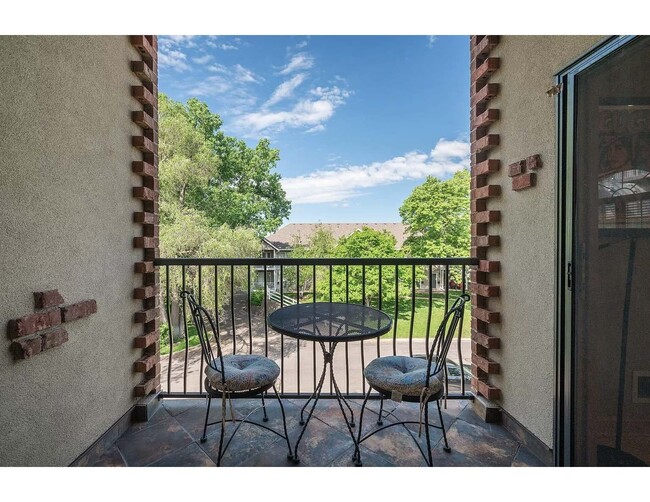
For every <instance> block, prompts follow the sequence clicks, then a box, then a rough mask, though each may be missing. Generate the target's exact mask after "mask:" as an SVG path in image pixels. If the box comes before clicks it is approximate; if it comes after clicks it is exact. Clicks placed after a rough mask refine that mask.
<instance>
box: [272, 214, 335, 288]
mask: <svg viewBox="0 0 650 502" xmlns="http://www.w3.org/2000/svg"><path fill="white" fill-rule="evenodd" d="M336 244H337V240H336V238H335V237H334V234H332V231H331V230H329V229H328V228H326V227H324V226H323V225H322V224H320V223H319V224H318V225H316V228H315V229H314V231H313V232H312V234H311V235H310V237H309V239H308V241H307V242H306V243H305V242H302V241H301V240H300V238H299V237H298V236H294V239H293V242H292V244H291V249H292V251H291V257H292V258H330V257H333V256H334V254H335V248H336ZM297 270H298V269H297V267H285V269H284V271H283V280H284V281H285V291H291V290H292V289H293V288H294V287H296V283H297V280H298V276H297V273H296V272H297ZM315 272H316V284H322V283H323V282H324V281H327V283H328V284H329V279H328V277H329V272H328V268H327V267H322V266H317V267H316V268H315ZM313 281H314V268H313V267H311V266H301V267H300V284H298V288H299V292H298V293H299V295H300V297H302V296H303V295H304V294H309V293H311V292H312V291H313Z"/></svg>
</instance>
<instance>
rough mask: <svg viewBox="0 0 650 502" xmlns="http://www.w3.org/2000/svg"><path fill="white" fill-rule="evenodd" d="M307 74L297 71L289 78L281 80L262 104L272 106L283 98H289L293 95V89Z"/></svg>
mask: <svg viewBox="0 0 650 502" xmlns="http://www.w3.org/2000/svg"><path fill="white" fill-rule="evenodd" d="M306 77H307V75H306V74H305V73H298V74H297V75H295V76H293V77H292V78H291V79H289V80H285V81H284V82H282V83H281V84H280V85H279V86H278V87H277V88H276V89H275V91H274V92H273V94H272V95H271V97H270V98H269V99H268V101H267V102H266V103H264V106H272V105H274V104H276V103H279V102H280V101H282V100H283V99H287V98H290V97H291V96H292V95H293V91H295V90H296V87H298V86H299V85H300V84H302V83H303V82H304V80H305V78H306Z"/></svg>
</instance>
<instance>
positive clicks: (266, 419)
mask: <svg viewBox="0 0 650 502" xmlns="http://www.w3.org/2000/svg"><path fill="white" fill-rule="evenodd" d="M262 411H263V412H264V418H263V419H262V421H263V422H268V421H269V416H268V415H267V414H266V404H265V403H264V392H262Z"/></svg>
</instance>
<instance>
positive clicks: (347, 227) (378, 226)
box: [265, 223, 406, 250]
mask: <svg viewBox="0 0 650 502" xmlns="http://www.w3.org/2000/svg"><path fill="white" fill-rule="evenodd" d="M319 226H321V227H323V228H325V229H327V230H330V231H331V232H332V235H333V236H334V238H335V239H340V238H341V237H347V236H348V235H350V234H352V233H353V232H355V231H357V230H361V229H362V228H363V227H369V228H372V229H373V230H378V231H380V232H381V231H382V230H386V231H388V232H389V233H391V234H392V235H393V236H394V237H395V240H396V241H397V243H396V246H397V249H399V248H401V247H402V244H404V241H405V240H406V227H405V225H404V224H403V223H290V224H288V225H285V226H283V227H282V228H280V229H279V230H278V231H277V232H274V233H272V234H269V235H267V236H266V238H265V240H266V241H267V243H268V244H270V245H271V246H273V247H275V248H276V249H279V250H283V249H291V248H292V246H293V243H294V242H295V240H296V239H297V240H298V242H299V243H300V244H303V245H304V244H307V243H308V242H309V239H310V238H311V236H312V234H313V233H314V232H315V231H316V229H317V228H318V227H319Z"/></svg>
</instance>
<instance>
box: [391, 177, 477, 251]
mask: <svg viewBox="0 0 650 502" xmlns="http://www.w3.org/2000/svg"><path fill="white" fill-rule="evenodd" d="M469 192H470V174H469V171H467V170H465V169H462V170H460V171H457V172H456V173H455V174H454V175H453V176H452V177H451V178H449V179H448V180H446V181H441V180H439V179H438V178H435V177H433V176H429V177H428V178H427V179H426V181H425V182H424V183H422V184H421V185H419V186H417V187H416V188H415V189H414V190H413V192H412V193H411V195H409V196H408V197H407V199H406V200H405V201H404V203H403V204H402V206H401V207H400V210H399V214H400V216H401V217H402V221H403V222H404V224H405V225H406V230H407V234H408V237H407V239H406V242H405V250H406V252H407V253H408V254H410V255H411V256H417V257H447V258H449V257H458V256H469V251H470V249H469V248H470V193H469Z"/></svg>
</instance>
